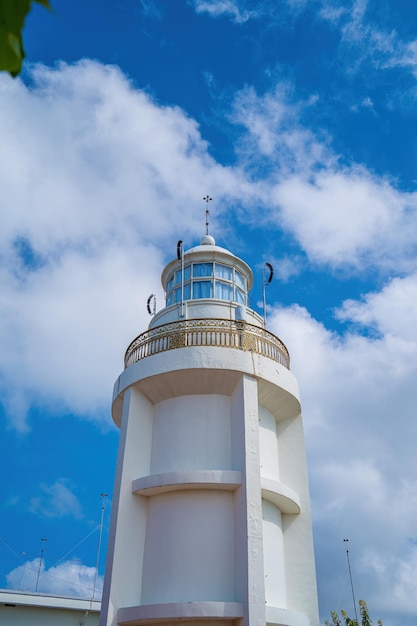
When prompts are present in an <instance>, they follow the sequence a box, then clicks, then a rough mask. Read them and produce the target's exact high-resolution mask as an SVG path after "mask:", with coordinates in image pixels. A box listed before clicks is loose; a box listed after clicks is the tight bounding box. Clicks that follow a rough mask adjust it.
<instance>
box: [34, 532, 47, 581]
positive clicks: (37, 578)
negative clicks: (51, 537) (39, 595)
mask: <svg viewBox="0 0 417 626" xmlns="http://www.w3.org/2000/svg"><path fill="white" fill-rule="evenodd" d="M41 541H42V549H41V557H40V559H39V567H38V575H37V577H36V585H35V592H36V591H38V583H39V576H40V573H41V567H42V559H43V553H44V551H45V541H48V540H47V539H46V538H45V537H42V539H41Z"/></svg>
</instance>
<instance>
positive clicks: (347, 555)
mask: <svg viewBox="0 0 417 626" xmlns="http://www.w3.org/2000/svg"><path fill="white" fill-rule="evenodd" d="M343 542H344V543H346V544H347V543H348V542H349V539H343ZM346 558H347V562H348V568H349V578H350V588H351V590H352V599H353V608H354V609H355V619H356V621H357V622H358V612H357V610H356V600H355V592H354V591H353V580H352V570H351V569H350V559H349V550H348V549H346ZM358 623H359V622H358Z"/></svg>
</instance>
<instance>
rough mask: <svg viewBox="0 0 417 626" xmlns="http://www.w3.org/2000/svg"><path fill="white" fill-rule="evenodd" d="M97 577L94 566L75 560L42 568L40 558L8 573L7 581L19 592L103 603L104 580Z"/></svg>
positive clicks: (9, 586) (43, 565)
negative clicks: (100, 601) (31, 592)
mask: <svg viewBox="0 0 417 626" xmlns="http://www.w3.org/2000/svg"><path fill="white" fill-rule="evenodd" d="M95 574H96V569H95V567H88V566H87V565H83V564H82V563H80V562H79V561H76V560H72V561H65V562H64V563H60V564H59V565H56V566H53V567H50V568H45V562H44V561H42V563H41V567H40V568H39V559H34V560H33V561H26V563H24V564H22V565H19V566H18V567H16V568H15V569H13V570H12V571H11V572H9V574H7V576H6V580H7V586H8V588H11V589H18V590H19V591H29V592H30V591H35V590H37V591H38V592H39V593H51V594H54V595H60V596H70V597H79V598H88V599H94V600H100V599H101V593H102V590H103V577H102V576H100V575H98V576H97V577H96V576H95ZM95 578H96V581H95V584H94V579H95ZM94 590H95V592H94V598H93V591H94Z"/></svg>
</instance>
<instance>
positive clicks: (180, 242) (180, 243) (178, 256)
mask: <svg viewBox="0 0 417 626" xmlns="http://www.w3.org/2000/svg"><path fill="white" fill-rule="evenodd" d="M181 255H182V239H180V240H179V242H178V243H177V259H178V261H181Z"/></svg>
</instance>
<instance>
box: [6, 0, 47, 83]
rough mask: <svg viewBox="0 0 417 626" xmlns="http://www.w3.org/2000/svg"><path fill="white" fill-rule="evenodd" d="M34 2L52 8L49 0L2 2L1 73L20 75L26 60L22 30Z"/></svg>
mask: <svg viewBox="0 0 417 626" xmlns="http://www.w3.org/2000/svg"><path fill="white" fill-rule="evenodd" d="M32 2H38V3H39V4H41V5H42V6H44V7H45V8H46V9H50V8H51V7H50V4H49V0H0V71H1V70H5V71H6V72H9V74H11V75H12V76H17V75H18V74H19V72H20V70H21V69H22V63H23V59H24V58H25V51H24V48H23V39H22V30H23V26H24V25H25V19H26V15H27V14H28V13H29V11H30V9H31V6H32Z"/></svg>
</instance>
